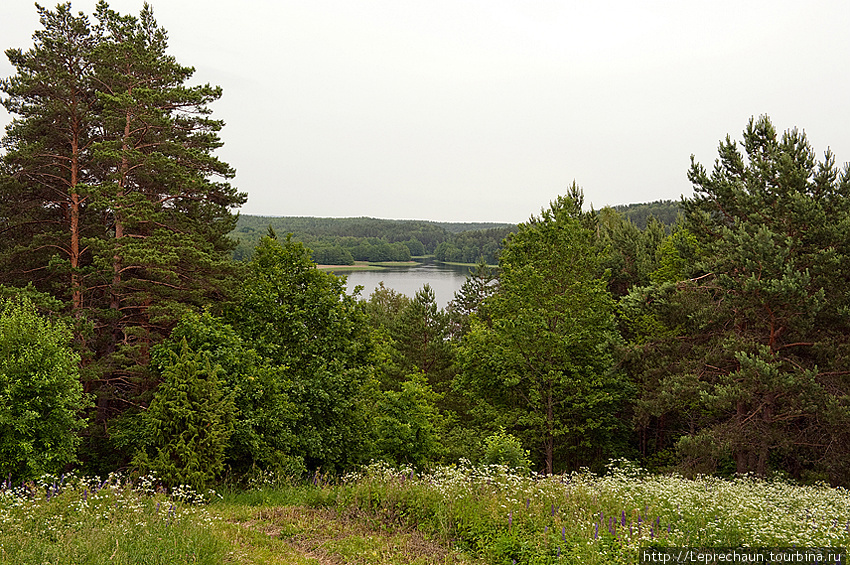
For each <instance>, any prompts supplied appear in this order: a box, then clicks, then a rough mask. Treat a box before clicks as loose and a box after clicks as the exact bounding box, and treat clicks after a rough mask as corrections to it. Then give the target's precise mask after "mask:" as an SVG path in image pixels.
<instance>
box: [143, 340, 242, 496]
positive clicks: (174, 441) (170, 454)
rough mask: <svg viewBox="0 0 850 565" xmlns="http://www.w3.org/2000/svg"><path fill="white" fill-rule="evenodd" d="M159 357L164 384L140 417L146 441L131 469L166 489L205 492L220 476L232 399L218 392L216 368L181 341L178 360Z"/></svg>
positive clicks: (230, 423)
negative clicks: (157, 480) (150, 475)
mask: <svg viewBox="0 0 850 565" xmlns="http://www.w3.org/2000/svg"><path fill="white" fill-rule="evenodd" d="M163 357H165V358H164V359H158V368H159V369H160V370H161V371H162V377H163V381H162V383H161V384H160V385H159V388H158V389H157V390H156V394H155V396H154V399H153V401H152V402H151V405H150V407H148V409H147V410H146V411H144V412H143V413H142V415H141V420H142V422H143V426H144V432H145V435H146V440H147V441H145V442H144V446H143V449H142V450H141V451H140V452H139V453H137V455H136V457H135V458H134V461H133V463H134V465H135V466H136V467H138V468H139V469H140V470H141V471H142V472H143V473H147V472H153V473H154V474H156V475H157V476H158V477H160V478H161V479H162V480H163V481H164V482H165V483H166V484H167V485H169V486H175V485H180V484H187V485H190V486H192V487H194V488H197V489H204V488H205V487H206V486H208V485H209V484H211V483H212V482H213V481H214V480H215V479H216V478H217V477H218V475H219V474H220V473H221V472H222V471H223V470H224V455H225V449H226V447H227V442H228V440H229V439H230V435H231V433H232V432H233V412H234V407H233V398H232V397H231V396H229V395H225V393H224V391H223V390H222V387H221V384H220V382H219V373H220V367H218V366H212V365H210V362H209V360H208V359H204V356H203V355H199V354H197V353H194V352H192V351H191V350H190V349H189V346H188V345H187V343H186V341H185V340H183V343H182V351H181V353H180V354H179V355H177V354H175V353H173V352H170V351H169V352H167V354H166V355H163Z"/></svg>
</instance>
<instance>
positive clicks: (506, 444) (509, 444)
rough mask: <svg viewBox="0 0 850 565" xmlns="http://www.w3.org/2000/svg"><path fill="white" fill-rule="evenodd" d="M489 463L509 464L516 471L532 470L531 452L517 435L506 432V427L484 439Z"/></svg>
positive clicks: (487, 462)
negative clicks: (524, 447) (524, 446)
mask: <svg viewBox="0 0 850 565" xmlns="http://www.w3.org/2000/svg"><path fill="white" fill-rule="evenodd" d="M482 462H483V463H485V464H487V465H507V466H508V467H510V468H511V469H513V470H515V471H520V472H523V473H528V472H529V471H530V470H531V461H530V460H529V453H528V451H527V450H525V449H523V448H522V443H521V442H520V441H519V439H518V438H516V437H515V436H513V435H511V434H508V433H505V428H500V429H499V431H498V432H497V433H495V434H493V435H491V436H489V437H487V438H485V439H484V459H483V461H482Z"/></svg>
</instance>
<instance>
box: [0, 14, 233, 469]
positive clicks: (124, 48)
mask: <svg viewBox="0 0 850 565" xmlns="http://www.w3.org/2000/svg"><path fill="white" fill-rule="evenodd" d="M37 9H38V11H39V15H40V18H41V26H42V29H40V30H38V31H36V33H35V34H34V36H33V39H34V44H33V47H32V48H31V49H29V50H26V51H24V50H21V49H10V50H8V51H7V55H8V57H9V59H10V62H11V63H12V65H13V66H14V68H15V74H14V75H13V76H11V77H9V78H8V79H5V80H3V81H2V83H0V88H2V90H3V91H4V92H5V93H6V95H7V97H5V98H4V100H3V104H4V105H5V106H6V108H7V109H8V110H9V112H10V113H12V114H13V115H15V116H16V117H15V119H14V121H13V122H12V123H11V124H10V125H9V126H8V128H7V130H6V135H5V137H4V139H3V146H4V149H5V152H4V154H3V156H2V160H0V191H2V196H3V197H2V198H0V217H2V218H3V226H2V230H0V262H2V264H3V269H0V282H3V283H10V284H13V285H16V286H23V285H24V284H26V283H32V284H33V286H34V288H35V289H36V290H38V291H42V292H46V293H49V294H51V295H53V296H55V297H56V298H57V299H59V300H60V301H62V303H63V309H64V310H65V312H69V313H71V314H72V316H73V318H74V319H75V324H74V331H75V338H76V342H77V344H78V345H79V346H80V347H79V352H80V354H81V357H82V359H81V369H82V373H83V378H84V380H85V381H86V382H87V386H88V387H89V388H91V390H92V391H93V392H95V393H96V394H97V396H98V402H97V404H96V408H97V413H96V418H95V420H96V421H97V423H98V424H104V423H105V422H106V421H107V420H110V419H111V418H113V417H115V416H117V415H119V414H120V413H121V412H123V411H124V410H125V409H126V408H127V407H128V406H133V405H136V404H139V403H140V402H142V403H143V402H144V397H145V394H146V392H147V391H149V389H150V388H152V386H155V384H156V383H151V382H150V381H149V380H148V379H149V378H150V377H151V376H152V373H151V372H149V371H148V369H147V366H148V363H149V352H150V350H151V348H152V347H154V346H155V345H156V344H157V343H159V342H161V341H162V340H163V339H165V338H166V337H167V336H168V334H169V332H170V331H171V329H172V328H173V327H174V326H175V325H176V324H177V322H178V320H179V319H180V317H181V316H182V315H183V314H184V313H185V312H186V311H189V310H192V309H199V308H200V307H202V306H203V305H205V304H208V303H210V302H216V303H220V302H223V301H226V300H227V299H228V298H229V297H230V294H231V292H232V281H233V278H232V275H233V273H234V271H233V265H232V264H231V262H230V253H231V249H232V241H231V240H230V239H228V238H227V237H226V234H227V233H228V232H230V231H231V230H232V228H233V226H234V224H235V218H234V217H233V215H232V214H231V212H230V209H231V208H233V207H236V206H238V205H240V204H241V203H243V202H244V201H245V195H244V194H239V193H237V192H236V190H235V189H234V188H233V187H231V186H230V185H229V184H228V183H227V182H226V181H227V179H229V178H231V177H232V176H233V174H234V173H233V170H232V169H231V168H230V167H229V166H228V165H227V164H225V163H223V162H221V161H220V160H219V159H217V158H216V157H215V156H214V151H215V150H216V149H217V148H218V147H220V146H221V141H220V139H219V137H218V132H219V131H220V129H221V127H222V126H223V122H221V121H219V120H213V119H211V118H210V116H209V114H210V113H211V111H210V109H209V104H210V103H212V102H213V101H215V100H216V99H218V98H219V97H220V96H221V89H219V88H217V87H212V86H210V85H203V86H188V85H187V84H186V83H187V81H188V80H189V79H190V78H191V76H192V74H193V72H194V69H192V68H191V67H186V66H183V65H180V64H179V63H177V61H176V60H175V59H174V57H172V56H171V55H169V54H168V53H167V47H168V45H167V37H166V32H165V30H163V29H162V28H161V27H159V26H158V24H157V23H156V21H155V19H154V17H153V12H152V10H151V8H150V6H149V5H145V6H144V7H143V9H142V10H141V12H140V14H139V16H138V17H136V16H124V15H121V14H118V13H117V12H115V11H113V10H111V9H109V7H108V5H107V3H106V2H104V1H101V2H99V3H98V5H97V8H96V10H95V14H94V19H95V20H96V23H95V24H92V23H90V20H89V18H88V17H87V16H86V15H84V14H82V13H80V14H79V15H73V14H72V12H71V7H70V3H67V4H60V5H59V6H57V8H56V9H55V10H54V11H50V10H47V9H45V8H42V7H37ZM104 427H105V426H104V425H99V426H97V427H92V428H91V429H90V432H92V433H96V432H95V430H102V429H103V428H104ZM101 439H104V438H100V437H92V438H90V441H88V442H87V444H86V445H87V446H88V448H91V451H92V452H100V451H102V448H103V447H104V446H107V445H109V443H108V442H106V441H101ZM89 455H92V456H94V455H95V453H89Z"/></svg>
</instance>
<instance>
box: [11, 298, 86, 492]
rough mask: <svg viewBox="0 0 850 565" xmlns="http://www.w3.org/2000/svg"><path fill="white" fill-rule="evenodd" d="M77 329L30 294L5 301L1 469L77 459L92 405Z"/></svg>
mask: <svg viewBox="0 0 850 565" xmlns="http://www.w3.org/2000/svg"><path fill="white" fill-rule="evenodd" d="M70 342H71V331H70V329H69V328H68V327H67V326H66V325H65V324H63V323H61V322H50V321H48V320H46V319H44V318H43V317H41V316H40V315H39V314H38V312H37V311H36V307H35V306H34V304H33V303H32V301H31V300H30V299H29V298H26V297H22V298H18V299H7V300H3V301H0V474H2V475H3V476H4V477H5V476H7V475H9V474H11V475H12V477H14V478H15V479H17V480H28V479H33V478H35V477H37V476H39V475H41V474H42V473H52V472H58V471H60V470H61V469H62V468H63V467H65V466H66V465H68V464H69V463H72V462H74V461H75V460H76V452H77V447H78V445H79V443H80V437H79V436H78V435H77V432H78V431H79V430H80V428H82V427H83V424H84V422H83V419H82V418H81V416H80V413H81V411H82V410H83V409H84V408H86V407H87V406H88V405H89V399H88V397H87V395H85V394H84V393H83V387H82V385H81V384H80V380H79V368H78V364H79V356H78V355H77V354H76V353H74V352H73V350H72V349H71V347H70V345H69V344H70Z"/></svg>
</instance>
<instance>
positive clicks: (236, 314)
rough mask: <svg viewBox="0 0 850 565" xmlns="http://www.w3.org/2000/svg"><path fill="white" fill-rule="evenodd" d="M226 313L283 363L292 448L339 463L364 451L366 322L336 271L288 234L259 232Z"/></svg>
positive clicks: (317, 462)
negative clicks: (292, 414) (321, 265)
mask: <svg viewBox="0 0 850 565" xmlns="http://www.w3.org/2000/svg"><path fill="white" fill-rule="evenodd" d="M228 320H229V322H230V323H231V325H232V326H233V327H234V329H235V330H236V332H237V333H238V334H239V335H240V337H241V338H242V339H243V340H244V341H245V342H246V343H250V344H251V345H252V348H253V349H255V350H256V351H257V353H258V354H259V355H260V356H262V357H263V359H264V360H265V361H266V362H268V363H269V364H270V365H271V366H274V367H280V368H285V369H284V372H283V373H282V375H281V376H282V378H284V379H285V381H286V382H288V383H289V386H288V387H287V388H286V390H285V393H286V396H287V398H288V400H289V402H291V403H292V405H294V406H297V407H298V410H299V412H298V417H297V420H296V421H295V423H294V425H293V429H292V434H293V436H294V438H295V442H296V447H295V451H294V453H296V454H298V455H301V456H303V457H304V461H305V462H306V464H307V467H308V468H315V467H318V466H322V467H328V468H333V467H342V468H345V467H347V466H350V465H352V464H354V463H357V462H359V459H361V458H363V457H365V456H367V454H368V453H367V451H368V447H369V446H368V445H367V444H368V439H367V438H368V435H369V434H368V433H367V429H366V425H367V424H366V422H365V419H364V418H365V414H366V413H367V411H366V410H365V409H364V407H363V405H362V403H363V402H364V401H365V398H366V397H365V390H366V386H367V384H368V383H369V380H370V378H371V367H370V360H371V355H372V341H371V329H370V328H369V325H368V320H367V317H366V314H365V311H364V306H363V305H362V304H361V303H360V302H359V301H358V300H357V299H356V298H354V297H352V296H349V295H347V294H346V292H345V283H344V279H341V278H338V277H336V276H334V275H332V274H330V273H326V272H322V271H320V270H318V269H316V265H315V264H314V263H313V262H312V261H311V260H310V251H309V250H308V249H307V248H306V247H304V245H303V244H302V243H300V242H295V241H293V240H292V238H291V237H289V236H287V238H286V240H284V241H283V242H281V241H278V240H277V239H275V238H272V237H264V238H263V239H262V240H261V241H260V245H259V246H258V247H257V249H256V250H255V252H254V256H253V258H252V259H251V262H250V263H249V264H248V266H247V270H246V276H245V280H244V282H243V285H242V289H241V298H240V302H239V303H238V304H237V305H236V306H235V307H234V308H233V310H232V311H231V312H230V313H229V314H228Z"/></svg>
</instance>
